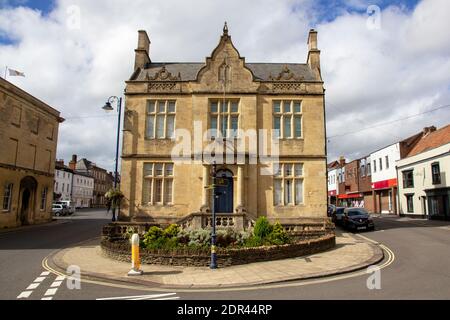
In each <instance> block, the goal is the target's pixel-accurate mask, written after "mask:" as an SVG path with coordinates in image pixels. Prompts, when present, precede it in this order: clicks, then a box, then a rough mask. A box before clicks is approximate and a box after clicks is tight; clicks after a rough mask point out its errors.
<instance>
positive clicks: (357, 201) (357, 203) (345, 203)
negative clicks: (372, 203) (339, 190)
mask: <svg viewBox="0 0 450 320" xmlns="http://www.w3.org/2000/svg"><path fill="white" fill-rule="evenodd" d="M337 198H338V205H339V206H341V207H348V208H349V207H355V208H364V195H363V194H362V193H347V194H340V195H338V196H337Z"/></svg>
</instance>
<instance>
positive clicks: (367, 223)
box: [342, 208, 375, 231]
mask: <svg viewBox="0 0 450 320" xmlns="http://www.w3.org/2000/svg"><path fill="white" fill-rule="evenodd" d="M342 222H343V226H344V228H345V229H348V230H352V231H359V230H374V229H375V224H374V223H373V220H372V218H371V217H370V215H369V213H368V212H367V211H366V210H364V209H363V208H345V209H344V216H343V219H342Z"/></svg>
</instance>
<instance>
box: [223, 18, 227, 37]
mask: <svg viewBox="0 0 450 320" xmlns="http://www.w3.org/2000/svg"><path fill="white" fill-rule="evenodd" d="M223 35H224V36H227V35H228V25H227V22H226V21H225V24H224V26H223Z"/></svg>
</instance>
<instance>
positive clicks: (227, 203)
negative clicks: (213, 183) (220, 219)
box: [214, 171, 233, 213]
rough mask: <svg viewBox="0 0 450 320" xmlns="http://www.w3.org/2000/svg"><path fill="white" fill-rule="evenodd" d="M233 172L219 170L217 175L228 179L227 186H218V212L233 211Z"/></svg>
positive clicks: (216, 203)
mask: <svg viewBox="0 0 450 320" xmlns="http://www.w3.org/2000/svg"><path fill="white" fill-rule="evenodd" d="M230 175H231V173H229V172H228V171H226V172H223V171H222V172H220V171H219V172H218V174H217V177H218V178H223V179H226V180H227V182H228V183H227V186H220V187H216V201H215V206H214V209H215V211H216V213H233V177H232V176H231V177H230Z"/></svg>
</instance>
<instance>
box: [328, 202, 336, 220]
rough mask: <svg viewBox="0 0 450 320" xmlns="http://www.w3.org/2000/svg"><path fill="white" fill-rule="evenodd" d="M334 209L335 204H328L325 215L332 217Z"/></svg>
mask: <svg viewBox="0 0 450 320" xmlns="http://www.w3.org/2000/svg"><path fill="white" fill-rule="evenodd" d="M335 209H336V206H335V205H334V204H329V205H328V208H327V216H329V217H332V216H333V211H334V210H335Z"/></svg>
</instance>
